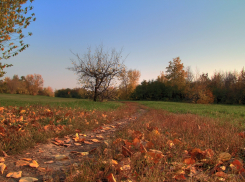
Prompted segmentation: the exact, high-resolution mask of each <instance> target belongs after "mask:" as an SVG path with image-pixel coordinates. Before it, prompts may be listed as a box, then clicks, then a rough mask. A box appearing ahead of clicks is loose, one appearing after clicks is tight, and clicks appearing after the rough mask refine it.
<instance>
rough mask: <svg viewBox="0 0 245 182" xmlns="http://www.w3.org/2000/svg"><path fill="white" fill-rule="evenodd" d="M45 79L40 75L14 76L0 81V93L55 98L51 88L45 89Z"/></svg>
mask: <svg viewBox="0 0 245 182" xmlns="http://www.w3.org/2000/svg"><path fill="white" fill-rule="evenodd" d="M43 82H44V81H43V78H42V76H41V75H39V74H34V75H33V74H29V75H26V76H21V77H20V78H19V76H18V75H14V76H13V78H12V79H11V78H10V77H5V78H4V79H3V80H0V93H9V94H25V95H44V96H50V97H53V96H54V92H53V89H52V88H51V87H43Z"/></svg>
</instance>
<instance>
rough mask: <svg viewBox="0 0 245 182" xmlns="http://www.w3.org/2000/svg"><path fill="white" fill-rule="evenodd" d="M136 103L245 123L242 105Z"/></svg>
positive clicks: (175, 111)
mask: <svg viewBox="0 0 245 182" xmlns="http://www.w3.org/2000/svg"><path fill="white" fill-rule="evenodd" d="M138 103H140V104H143V105H145V106H148V107H151V108H154V109H163V110H166V111H169V112H172V113H181V114H185V113H190V114H198V115H200V116H205V117H211V118H221V119H227V120H230V121H239V122H242V123H245V106H242V105H220V104H191V103H180V102H162V101H138Z"/></svg>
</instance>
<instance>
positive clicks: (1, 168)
mask: <svg viewBox="0 0 245 182" xmlns="http://www.w3.org/2000/svg"><path fill="white" fill-rule="evenodd" d="M5 168H6V165H5V164H4V163H0V171H1V173H2V174H3V171H4V169H5Z"/></svg>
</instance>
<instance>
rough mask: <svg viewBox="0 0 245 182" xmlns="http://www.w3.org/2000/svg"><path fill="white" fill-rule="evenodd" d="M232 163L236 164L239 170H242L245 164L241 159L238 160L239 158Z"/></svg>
mask: <svg viewBox="0 0 245 182" xmlns="http://www.w3.org/2000/svg"><path fill="white" fill-rule="evenodd" d="M231 164H233V165H234V166H236V168H237V170H238V171H240V170H242V169H243V164H242V163H241V162H240V161H239V160H237V159H235V160H234V161H233V162H232V163H231Z"/></svg>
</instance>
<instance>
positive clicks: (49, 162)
mask: <svg viewBox="0 0 245 182" xmlns="http://www.w3.org/2000/svg"><path fill="white" fill-rule="evenodd" d="M52 163H54V161H46V162H44V164H52Z"/></svg>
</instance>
